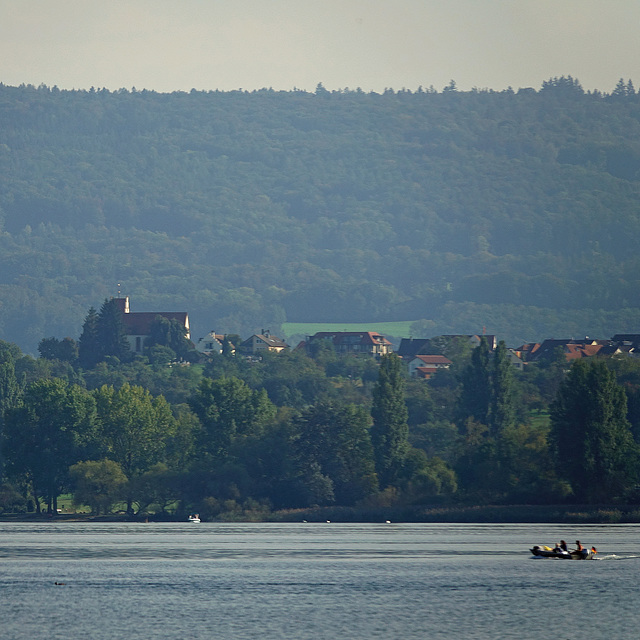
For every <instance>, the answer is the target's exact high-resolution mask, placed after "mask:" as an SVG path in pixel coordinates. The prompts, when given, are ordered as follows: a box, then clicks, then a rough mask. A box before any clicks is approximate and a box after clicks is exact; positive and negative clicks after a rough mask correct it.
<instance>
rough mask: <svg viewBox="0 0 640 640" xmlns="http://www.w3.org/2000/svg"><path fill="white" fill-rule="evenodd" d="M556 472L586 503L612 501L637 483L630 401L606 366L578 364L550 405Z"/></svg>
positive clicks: (574, 366) (579, 361)
mask: <svg viewBox="0 0 640 640" xmlns="http://www.w3.org/2000/svg"><path fill="white" fill-rule="evenodd" d="M551 437H552V444H553V448H554V452H555V462H556V466H557V472H558V474H559V476H560V477H562V478H564V479H566V480H567V481H568V482H569V483H570V484H571V487H572V488H573V491H574V494H575V496H576V498H578V499H580V500H584V501H587V502H598V501H602V500H607V501H610V500H611V499H612V498H615V497H618V496H620V495H621V494H622V493H623V492H624V490H625V489H626V488H628V487H630V486H631V485H632V484H633V483H634V482H635V480H636V478H637V470H638V447H637V445H636V444H635V442H634V440H633V437H632V434H631V425H630V424H629V422H628V420H627V399H626V395H625V392H624V389H623V388H622V387H621V386H620V385H619V384H617V382H616V378H615V374H614V373H613V372H612V371H611V370H610V369H609V368H608V367H607V366H606V364H605V363H604V362H602V361H598V360H590V361H584V360H578V361H576V362H575V363H574V364H573V366H572V367H571V370H570V371H569V374H568V375H567V377H566V379H565V380H564V381H563V382H562V384H561V385H560V388H559V390H558V395H557V397H556V399H555V401H554V402H553V404H552V405H551Z"/></svg>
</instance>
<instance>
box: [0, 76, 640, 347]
mask: <svg viewBox="0 0 640 640" xmlns="http://www.w3.org/2000/svg"><path fill="white" fill-rule="evenodd" d="M639 133H640V95H638V94H637V93H636V92H635V89H634V88H633V86H632V85H631V83H630V82H628V83H627V82H620V83H619V84H618V86H617V87H616V88H615V89H614V90H613V92H612V93H610V94H601V93H598V92H595V93H585V92H584V91H583V90H582V87H581V86H580V84H579V83H578V82H577V81H576V80H574V79H572V78H555V79H551V80H549V81H546V82H544V83H543V85H542V87H541V88H540V89H539V90H534V89H521V90H519V91H517V92H513V91H511V90H509V91H502V92H492V91H471V92H459V91H456V90H455V85H454V84H452V85H451V86H450V87H448V88H447V90H445V91H443V92H440V93H438V92H435V91H433V90H428V91H424V90H417V91H400V92H394V91H387V92H385V93H383V94H377V93H363V92H360V91H327V90H325V89H324V88H323V87H322V86H319V87H318V89H317V90H316V91H315V92H314V93H308V92H302V91H290V92H275V91H271V90H262V91H255V92H241V91H234V92H217V91H216V92H197V91H192V92H190V93H183V92H176V93H171V94H159V93H155V92H149V91H140V92H138V91H133V90H132V91H124V90H121V91H117V92H109V91H105V90H93V89H92V90H90V91H59V90H57V89H55V88H48V87H44V86H42V87H38V88H35V87H32V86H21V87H9V86H4V85H0V176H1V178H0V180H1V182H0V184H1V188H0V228H1V230H2V233H1V234H0V339H3V340H8V341H13V342H16V343H17V344H18V345H19V346H20V347H21V348H23V349H24V350H26V351H30V352H32V353H35V350H36V347H37V344H38V342H39V340H40V339H41V338H43V337H48V336H57V337H64V336H67V335H69V336H71V337H74V338H77V337H78V335H79V333H80V328H81V325H82V321H83V319H84V317H85V315H86V313H87V310H88V308H89V307H90V306H96V307H98V306H99V305H100V304H101V303H102V301H103V300H104V298H105V297H108V296H112V295H115V294H116V292H117V286H118V285H117V283H122V291H123V293H126V294H127V295H129V296H131V303H132V306H133V307H134V308H135V310H136V311H147V310H148V311H153V310H166V311H171V310H186V311H188V312H189V314H190V316H191V324H192V327H193V335H194V337H196V338H197V337H198V336H200V335H204V334H205V333H206V332H208V331H210V330H211V329H215V330H216V331H218V332H234V333H240V334H247V333H253V332H255V331H256V330H258V329H261V328H263V327H269V328H271V329H272V331H274V332H276V331H278V329H279V326H280V324H281V323H282V322H284V321H294V322H322V321H325V322H345V323H346V322H364V321H371V322H373V321H392V320H411V319H412V320H416V321H418V322H416V324H415V332H414V335H418V334H421V335H424V336H429V335H437V334H439V333H477V332H478V331H480V330H481V329H482V327H483V326H485V327H486V328H487V330H488V331H490V332H491V333H495V334H498V335H499V336H500V337H502V338H505V339H506V340H507V342H509V343H516V342H523V341H525V340H538V339H542V338H544V337H551V336H555V337H561V336H565V337H570V336H578V335H585V334H588V335H591V336H596V335H597V336H602V337H609V336H611V335H612V334H614V333H621V332H630V331H637V330H638V328H639V327H640V311H639V307H640V288H639V287H638V284H639V280H640V258H639V257H638V253H637V247H638V241H639V239H640V206H639V202H640V201H639V198H638V196H639V195H640V135H639Z"/></svg>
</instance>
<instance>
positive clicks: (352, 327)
mask: <svg viewBox="0 0 640 640" xmlns="http://www.w3.org/2000/svg"><path fill="white" fill-rule="evenodd" d="M414 322H415V320H403V321H401V322H285V323H283V325H282V330H283V331H284V337H285V339H286V338H289V337H291V336H301V335H302V336H312V335H313V334H314V333H318V331H378V332H379V333H381V334H382V335H384V336H393V337H394V338H408V337H409V336H410V335H411V325H412V324H413V323H414Z"/></svg>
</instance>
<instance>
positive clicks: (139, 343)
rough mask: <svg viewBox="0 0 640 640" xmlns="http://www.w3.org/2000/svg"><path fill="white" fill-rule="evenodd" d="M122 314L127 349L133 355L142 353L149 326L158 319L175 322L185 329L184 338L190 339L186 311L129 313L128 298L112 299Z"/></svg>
mask: <svg viewBox="0 0 640 640" xmlns="http://www.w3.org/2000/svg"><path fill="white" fill-rule="evenodd" d="M114 300H115V302H116V304H117V305H118V308H119V309H120V311H121V313H122V323H123V325H124V328H125V333H126V336H127V340H128V342H129V348H130V349H131V351H132V352H133V353H142V351H143V349H144V342H145V340H146V339H147V338H148V337H149V336H150V335H151V326H152V324H153V321H154V320H155V319H156V318H157V317H158V316H160V317H162V318H166V319H167V320H175V321H177V322H179V323H180V324H181V325H182V326H183V327H184V328H185V337H186V338H187V340H190V339H191V333H190V330H189V314H188V313H187V312H186V311H131V308H130V306H129V296H125V297H124V298H114Z"/></svg>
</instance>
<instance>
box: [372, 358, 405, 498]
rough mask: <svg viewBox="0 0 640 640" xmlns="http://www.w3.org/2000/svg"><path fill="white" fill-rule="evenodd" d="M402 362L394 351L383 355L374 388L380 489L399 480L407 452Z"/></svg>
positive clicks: (373, 428) (376, 448)
mask: <svg viewBox="0 0 640 640" xmlns="http://www.w3.org/2000/svg"><path fill="white" fill-rule="evenodd" d="M404 386H405V381H404V376H403V370H402V362H401V360H400V358H399V357H398V356H397V355H395V354H394V353H390V354H387V355H384V356H382V358H381V359H380V369H379V372H378V381H377V382H376V384H375V387H374V389H373V406H372V409H371V417H372V418H373V426H372V428H371V442H372V444H373V451H374V457H375V461H376V471H377V473H378V480H379V482H380V488H381V489H384V488H386V487H388V486H389V485H391V484H393V483H394V482H396V481H397V480H398V478H399V477H400V474H401V472H402V469H403V467H404V463H405V460H406V457H407V454H408V452H409V426H408V423H407V420H408V411H407V405H406V403H405V399H404Z"/></svg>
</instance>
